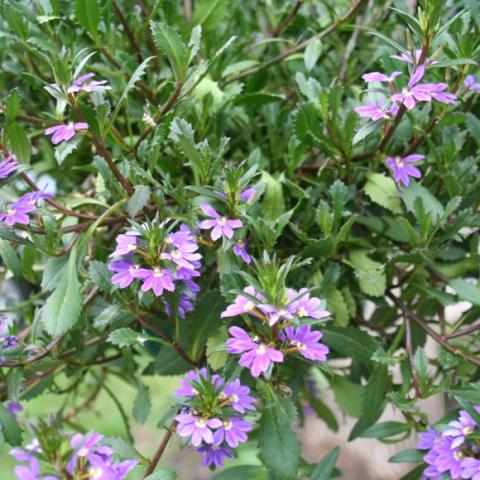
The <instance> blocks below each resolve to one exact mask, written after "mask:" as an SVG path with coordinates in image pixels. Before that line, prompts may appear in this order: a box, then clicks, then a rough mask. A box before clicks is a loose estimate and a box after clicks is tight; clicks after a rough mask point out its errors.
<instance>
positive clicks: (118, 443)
mask: <svg viewBox="0 0 480 480" xmlns="http://www.w3.org/2000/svg"><path fill="white" fill-rule="evenodd" d="M103 443H105V444H106V445H108V446H109V447H111V448H112V450H113V452H114V453H116V454H117V455H118V456H119V457H120V458H136V459H138V460H139V461H140V463H146V462H147V459H146V458H145V457H144V456H143V455H142V454H141V453H140V452H139V451H138V450H137V449H135V448H134V447H133V446H132V445H130V444H129V443H127V442H126V441H125V440H123V438H120V437H107V438H105V439H104V440H103Z"/></svg>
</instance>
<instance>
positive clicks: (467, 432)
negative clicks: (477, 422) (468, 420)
mask: <svg viewBox="0 0 480 480" xmlns="http://www.w3.org/2000/svg"><path fill="white" fill-rule="evenodd" d="M462 432H463V434H464V435H470V434H472V433H473V428H472V427H465V428H464V429H463V430H462Z"/></svg>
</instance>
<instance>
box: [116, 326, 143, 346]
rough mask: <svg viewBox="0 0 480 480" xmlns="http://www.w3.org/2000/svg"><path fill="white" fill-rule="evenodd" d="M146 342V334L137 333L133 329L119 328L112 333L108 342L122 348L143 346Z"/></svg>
mask: <svg viewBox="0 0 480 480" xmlns="http://www.w3.org/2000/svg"><path fill="white" fill-rule="evenodd" d="M145 340H146V337H145V335H144V334H142V333H140V332H136V331H135V330H132V329H131V328H118V329H117V330H114V331H113V332H111V333H110V335H109V336H108V338H107V342H110V343H113V344H114V345H117V346H118V347H120V348H124V347H131V346H132V345H139V344H143V343H144V342H145Z"/></svg>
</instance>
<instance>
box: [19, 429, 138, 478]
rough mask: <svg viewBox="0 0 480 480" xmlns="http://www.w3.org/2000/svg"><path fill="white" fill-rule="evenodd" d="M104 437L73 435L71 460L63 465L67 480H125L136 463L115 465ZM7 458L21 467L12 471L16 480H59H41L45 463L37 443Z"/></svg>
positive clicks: (94, 434) (123, 462) (121, 462)
mask: <svg viewBox="0 0 480 480" xmlns="http://www.w3.org/2000/svg"><path fill="white" fill-rule="evenodd" d="M102 439H103V436H102V435H100V434H98V433H89V434H87V435H81V434H75V435H73V437H72V438H71V441H70V446H71V448H72V450H73V452H72V456H71V457H70V458H69V460H68V463H67V465H66V472H67V473H68V475H69V477H68V478H84V479H85V480H94V479H96V480H99V479H100V480H124V479H125V478H126V476H127V474H128V472H129V471H130V470H132V468H134V467H135V466H136V465H137V463H138V461H137V460H124V461H120V462H117V461H115V460H114V458H113V451H112V449H111V448H110V447H108V446H106V445H102V444H101V440H102ZM10 455H12V457H14V458H15V460H17V462H20V463H22V465H18V466H16V467H15V469H14V473H15V476H16V478H17V480H58V479H59V477H57V476H52V475H46V476H42V468H41V464H40V460H41V459H44V458H43V454H42V449H41V448H40V445H39V442H38V440H37V439H34V440H33V442H32V443H31V444H30V445H27V446H26V447H25V448H23V449H21V448H14V449H12V450H11V451H10Z"/></svg>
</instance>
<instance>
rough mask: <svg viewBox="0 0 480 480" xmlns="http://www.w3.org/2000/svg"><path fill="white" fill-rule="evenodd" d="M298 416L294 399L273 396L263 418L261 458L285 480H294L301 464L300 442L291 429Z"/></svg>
mask: <svg viewBox="0 0 480 480" xmlns="http://www.w3.org/2000/svg"><path fill="white" fill-rule="evenodd" d="M296 415H297V411H296V408H295V405H294V403H293V401H292V400H291V399H285V398H280V397H274V398H273V400H272V403H270V404H269V405H267V406H266V407H265V408H264V410H263V413H262V417H261V418H260V431H259V434H258V444H259V448H260V457H261V458H262V460H263V462H264V463H265V465H267V467H269V468H270V470H271V471H272V472H273V473H274V474H275V475H277V476H278V477H279V478H282V479H295V478H297V477H296V474H297V468H298V465H299V463H300V443H299V441H298V439H297V437H296V435H295V432H294V431H293V430H292V426H293V422H294V420H295V417H296Z"/></svg>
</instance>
